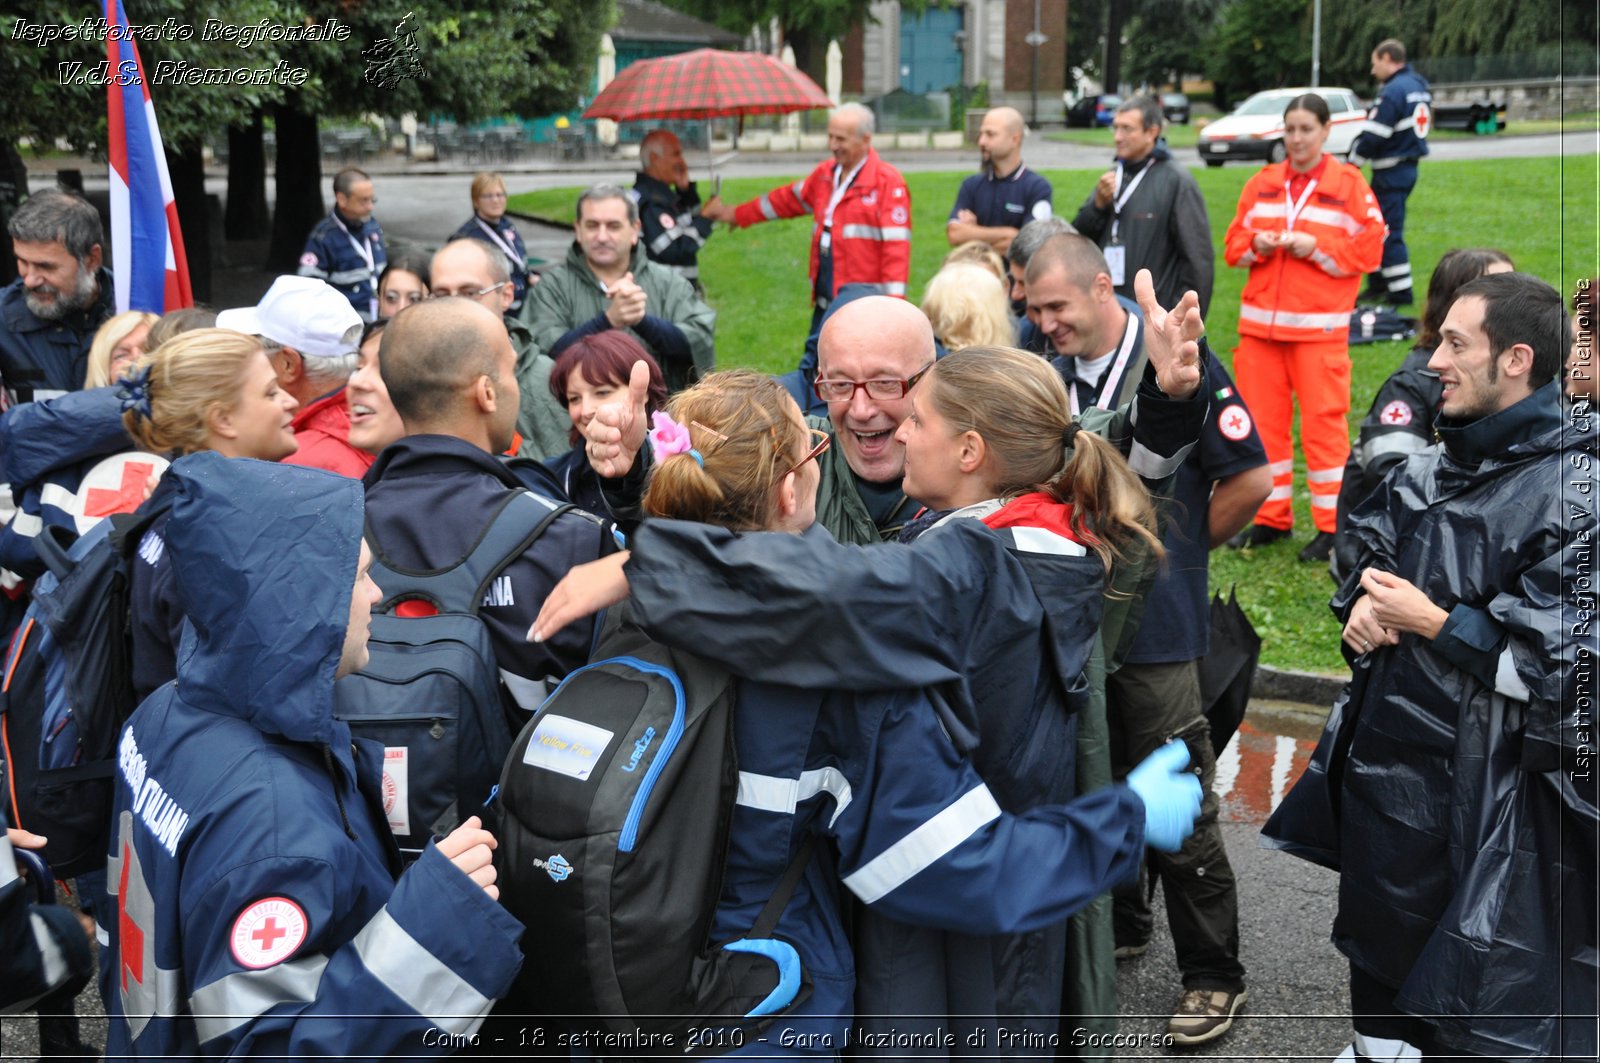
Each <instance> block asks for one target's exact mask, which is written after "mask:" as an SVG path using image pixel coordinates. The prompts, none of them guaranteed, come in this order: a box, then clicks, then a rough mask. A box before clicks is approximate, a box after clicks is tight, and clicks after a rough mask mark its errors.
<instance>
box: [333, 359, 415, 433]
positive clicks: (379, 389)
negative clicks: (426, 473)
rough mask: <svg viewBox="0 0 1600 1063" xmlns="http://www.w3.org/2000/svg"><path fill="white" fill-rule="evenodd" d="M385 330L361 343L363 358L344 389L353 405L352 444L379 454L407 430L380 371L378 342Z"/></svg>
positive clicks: (351, 411)
mask: <svg viewBox="0 0 1600 1063" xmlns="http://www.w3.org/2000/svg"><path fill="white" fill-rule="evenodd" d="M382 340H383V336H382V334H374V335H371V336H368V337H367V338H366V339H365V340H364V341H362V344H361V361H360V363H359V364H357V366H356V371H355V372H354V373H351V374H350V383H349V385H348V386H347V387H346V388H345V389H344V395H345V401H346V402H347V403H348V404H349V406H350V445H351V446H353V447H359V448H360V449H362V450H364V451H366V452H367V453H368V454H376V453H378V451H380V450H382V449H383V448H384V447H386V446H388V445H389V444H390V443H393V442H394V441H395V440H397V439H399V438H400V437H401V436H403V435H405V434H406V426H405V425H404V424H403V423H402V422H401V420H400V414H399V413H397V412H396V411H395V408H394V403H392V402H390V401H389V389H388V387H386V386H385V385H384V383H383V374H382V373H380V372H379V371H378V344H379V343H380V342H381V341H382Z"/></svg>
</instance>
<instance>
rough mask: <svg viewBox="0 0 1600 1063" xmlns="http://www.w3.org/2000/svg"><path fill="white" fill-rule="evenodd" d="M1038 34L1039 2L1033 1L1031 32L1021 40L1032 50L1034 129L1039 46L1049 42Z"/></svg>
mask: <svg viewBox="0 0 1600 1063" xmlns="http://www.w3.org/2000/svg"><path fill="white" fill-rule="evenodd" d="M1049 39H1050V38H1049V37H1046V36H1045V35H1044V34H1043V33H1040V32H1039V0H1033V32H1032V33H1030V34H1028V35H1027V36H1026V37H1024V38H1022V40H1023V43H1024V44H1026V45H1027V46H1028V47H1029V48H1032V49H1033V118H1032V121H1031V124H1032V126H1033V127H1034V128H1035V129H1038V128H1039V46H1040V45H1042V44H1044V42H1045V41H1047V40H1049Z"/></svg>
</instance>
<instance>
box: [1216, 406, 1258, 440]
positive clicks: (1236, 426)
mask: <svg viewBox="0 0 1600 1063" xmlns="http://www.w3.org/2000/svg"><path fill="white" fill-rule="evenodd" d="M1217 431H1219V432H1221V433H1222V434H1223V435H1224V436H1225V437H1226V438H1228V439H1231V440H1233V441H1234V442H1235V443H1237V442H1239V441H1240V440H1244V439H1248V438H1250V411H1249V410H1247V409H1245V408H1244V407H1243V406H1240V405H1239V404H1238V403H1230V404H1229V405H1227V406H1224V407H1223V408H1222V412H1221V413H1219V414H1217Z"/></svg>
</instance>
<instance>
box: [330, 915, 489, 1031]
mask: <svg viewBox="0 0 1600 1063" xmlns="http://www.w3.org/2000/svg"><path fill="white" fill-rule="evenodd" d="M353 944H354V945H355V948H356V955H357V956H359V957H360V958H361V963H362V965H363V966H365V967H366V969H367V970H368V971H370V972H372V975H373V977H375V978H376V979H378V981H380V982H382V983H383V984H384V985H385V986H387V987H388V988H389V992H391V993H393V994H394V995H395V996H397V997H399V998H400V999H401V1000H402V1001H403V1002H404V1003H405V1005H406V1006H407V1007H408V1008H410V1009H411V1010H412V1011H414V1012H416V1013H417V1014H418V1015H423V1016H426V1017H427V1019H428V1020H429V1021H430V1022H432V1023H433V1024H434V1025H435V1026H437V1027H439V1028H440V1029H441V1030H444V1031H445V1032H447V1033H453V1034H470V1033H472V1032H473V1031H474V1030H476V1029H477V1028H478V1027H479V1025H481V1024H482V1023H483V1019H484V1016H486V1015H488V1014H489V1008H490V1007H491V1006H492V1005H493V1004H494V1001H493V1000H492V999H490V998H489V997H486V996H484V995H483V994H482V993H480V992H478V991H477V990H476V989H474V988H472V986H471V984H470V983H468V982H467V981H466V980H465V979H463V978H462V977H461V976H460V975H458V974H456V972H455V971H453V970H451V969H450V967H449V966H448V965H447V964H445V963H444V961H442V960H440V959H439V958H438V957H437V956H435V955H434V954H433V953H431V952H429V951H428V950H427V949H425V948H423V947H422V944H421V943H420V942H418V941H417V939H416V938H414V937H412V936H411V935H410V934H408V933H406V929H405V927H403V926H401V925H400V924H399V923H397V922H395V919H394V916H392V915H390V914H389V909H388V908H387V907H385V908H381V909H379V911H378V914H377V915H375V916H373V917H372V922H370V923H368V924H367V925H366V926H364V927H362V929H361V933H359V934H357V935H356V936H355V941H354V942H353Z"/></svg>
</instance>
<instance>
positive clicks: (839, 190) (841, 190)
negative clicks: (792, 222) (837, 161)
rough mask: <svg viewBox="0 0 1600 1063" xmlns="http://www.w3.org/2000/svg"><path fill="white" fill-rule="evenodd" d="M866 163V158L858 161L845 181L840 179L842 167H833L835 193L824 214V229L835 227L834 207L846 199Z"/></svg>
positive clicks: (829, 200)
mask: <svg viewBox="0 0 1600 1063" xmlns="http://www.w3.org/2000/svg"><path fill="white" fill-rule="evenodd" d="M866 164H867V160H866V159H862V160H861V161H860V162H858V163H856V168H855V169H854V170H851V171H850V173H849V174H848V175H846V176H845V178H844V180H843V181H841V180H839V176H840V173H841V170H842V167H839V166H835V167H834V168H833V195H832V196H831V197H829V199H828V210H827V213H825V214H824V215H823V216H822V228H823V229H824V230H827V229H832V228H833V208H835V207H837V206H838V205H839V201H840V200H842V199H844V194H845V193H846V192H848V191H849V190H850V186H851V185H852V184H853V183H854V182H855V179H856V175H857V174H859V173H860V172H861V167H863V166H865V165H866Z"/></svg>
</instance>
